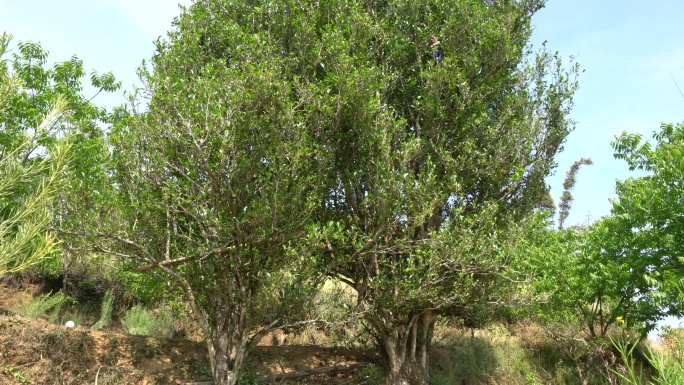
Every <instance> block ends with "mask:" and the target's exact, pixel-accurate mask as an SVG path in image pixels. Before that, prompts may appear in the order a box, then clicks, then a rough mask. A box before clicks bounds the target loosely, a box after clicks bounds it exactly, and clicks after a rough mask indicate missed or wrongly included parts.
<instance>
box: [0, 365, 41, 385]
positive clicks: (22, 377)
mask: <svg viewBox="0 0 684 385" xmlns="http://www.w3.org/2000/svg"><path fill="white" fill-rule="evenodd" d="M0 373H3V374H8V375H10V376H12V379H13V380H14V383H15V384H31V383H34V381H33V379H32V378H31V377H29V376H27V375H26V374H24V373H22V372H20V371H19V370H17V369H14V368H12V367H9V366H8V367H4V368H0Z"/></svg>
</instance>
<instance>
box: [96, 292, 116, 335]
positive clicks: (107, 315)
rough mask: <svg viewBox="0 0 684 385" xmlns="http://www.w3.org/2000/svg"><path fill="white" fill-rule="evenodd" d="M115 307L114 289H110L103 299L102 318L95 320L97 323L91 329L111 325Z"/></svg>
mask: <svg viewBox="0 0 684 385" xmlns="http://www.w3.org/2000/svg"><path fill="white" fill-rule="evenodd" d="M113 308H114V290H113V289H109V290H107V293H105V296H104V299H103V300H102V308H101V310H100V319H99V320H98V321H97V322H95V325H93V326H92V327H91V329H95V330H97V329H102V328H104V327H106V326H107V325H109V323H110V322H111V321H112V309H113Z"/></svg>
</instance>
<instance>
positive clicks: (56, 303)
mask: <svg viewBox="0 0 684 385" xmlns="http://www.w3.org/2000/svg"><path fill="white" fill-rule="evenodd" d="M63 303H64V294H62V293H61V292H59V293H57V294H42V295H39V296H38V297H35V298H33V299H31V300H30V301H28V302H26V303H24V304H22V305H21V306H20V308H19V310H17V314H18V315H21V316H23V317H30V318H39V317H42V316H43V315H44V314H45V313H47V312H48V311H50V310H52V309H55V308H57V309H59V308H60V307H61V306H62V304H63Z"/></svg>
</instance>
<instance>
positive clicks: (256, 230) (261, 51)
mask: <svg viewBox="0 0 684 385" xmlns="http://www.w3.org/2000/svg"><path fill="white" fill-rule="evenodd" d="M224 6H229V5H228V4H223V2H220V1H213V2H197V3H196V4H194V5H193V6H191V7H190V8H189V9H188V10H187V11H186V12H184V13H183V14H182V15H181V16H180V17H179V19H178V20H177V24H176V26H177V29H176V30H174V31H172V32H171V33H170V34H169V36H168V39H167V40H166V41H164V42H159V44H158V46H157V52H156V53H155V55H154V57H153V58H152V60H151V67H150V68H149V69H147V68H142V69H141V73H140V75H141V79H142V80H143V81H144V85H145V88H144V89H143V90H142V92H141V94H140V95H139V97H140V98H141V99H142V100H141V99H134V100H132V104H131V109H130V110H129V111H128V113H124V112H123V111H119V112H120V113H121V115H120V117H121V119H119V120H118V121H117V122H116V124H115V125H114V126H113V128H112V130H111V135H110V140H111V145H112V146H113V160H114V168H113V176H114V181H113V185H114V186H115V187H116V189H117V192H118V194H119V199H120V201H119V202H118V203H117V204H115V205H113V206H111V207H106V206H103V205H106V204H108V202H107V201H103V200H101V201H97V202H93V204H94V209H95V212H96V213H97V212H99V213H101V215H91V216H89V217H87V218H85V219H87V223H88V226H87V230H88V231H86V232H83V233H89V235H92V236H94V237H93V238H91V239H99V242H97V244H98V246H97V249H98V250H99V251H103V252H107V253H110V254H112V255H116V256H119V257H121V258H124V259H126V260H129V261H132V262H134V263H136V264H138V265H139V269H140V271H147V272H150V273H154V274H157V275H159V276H161V277H162V278H163V279H164V280H166V281H168V282H169V283H170V284H173V285H174V287H176V288H179V289H180V290H181V291H182V293H183V294H184V296H185V298H186V299H187V301H188V303H189V306H190V308H191V310H192V314H193V316H194V318H195V319H196V320H197V322H198V324H199V326H200V327H201V329H202V331H203V333H204V337H205V338H206V342H207V347H208V353H209V358H210V361H211V368H212V374H213V379H214V383H215V384H222V385H223V384H234V383H235V382H236V381H238V380H239V378H240V374H241V367H242V363H243V361H244V359H245V357H246V356H247V354H248V352H249V349H250V347H251V346H253V345H255V344H256V343H258V342H259V341H260V339H261V338H263V337H264V335H266V334H267V333H268V332H269V331H271V330H273V329H274V328H277V327H282V326H284V325H289V326H293V325H296V324H301V323H306V322H312V321H311V320H309V321H307V320H303V321H301V320H300V316H301V314H303V313H304V311H305V310H306V309H305V306H306V300H307V299H308V298H309V296H308V295H309V294H310V293H312V292H311V288H312V287H313V286H314V285H315V284H316V278H317V277H321V276H322V273H321V272H320V271H318V270H315V269H313V268H312V267H314V264H313V263H310V259H309V258H308V256H310V253H308V252H307V245H308V243H309V241H310V240H311V239H315V238H318V237H319V235H318V232H319V231H325V228H317V227H315V226H312V223H313V220H312V215H313V212H314V209H315V208H316V207H317V204H318V202H320V200H321V198H320V192H321V190H322V186H324V185H325V184H324V183H322V178H323V176H324V174H323V173H322V171H321V170H322V169H323V167H324V166H325V159H324V156H323V155H322V154H323V153H324V152H325V150H324V149H322V148H321V146H320V145H319V144H318V143H316V142H315V141H314V140H313V138H314V128H313V126H312V125H311V116H310V114H308V112H307V111H308V109H309V106H308V103H309V102H310V100H312V99H313V98H314V95H313V92H312V91H308V90H306V85H305V84H303V83H302V84H298V83H292V82H290V81H289V80H288V79H293V78H294V77H295V76H296V75H294V74H292V73H291V72H288V71H291V70H290V69H288V68H284V67H282V65H281V59H282V57H281V55H280V52H279V50H278V47H277V46H271V45H269V44H267V41H268V36H267V35H266V34H265V33H262V34H253V33H252V31H250V30H248V29H246V28H243V26H242V25H241V24H240V23H238V21H237V18H241V17H242V16H241V15H243V16H245V17H246V15H247V13H242V12H235V13H231V15H232V16H231V17H235V18H236V20H232V19H231V18H226V19H223V20H216V19H215V14H216V13H223V12H225V11H224V10H222V7H224ZM228 47H230V50H229V48H228ZM220 48H222V49H223V50H224V51H219V49H220ZM212 49H213V50H216V53H213V52H212ZM228 55H230V56H228ZM145 98H146V99H145ZM139 101H142V102H145V103H147V105H146V106H145V111H141V110H138V106H137V104H136V103H137V102H139ZM305 241H306V242H305Z"/></svg>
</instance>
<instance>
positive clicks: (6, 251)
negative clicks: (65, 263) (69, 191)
mask: <svg viewBox="0 0 684 385" xmlns="http://www.w3.org/2000/svg"><path fill="white" fill-rule="evenodd" d="M10 40H11V37H10V36H9V35H7V34H2V35H0V129H1V130H2V131H1V132H0V275H3V274H5V273H9V272H16V271H19V270H22V269H25V268H27V267H29V266H31V265H35V264H37V263H39V262H41V261H42V260H43V259H44V258H46V257H47V256H48V255H50V254H51V253H53V252H54V251H56V246H57V242H56V240H55V237H54V235H52V234H51V233H50V232H48V230H47V227H48V225H49V223H50V222H51V221H52V213H51V211H50V203H51V201H52V199H53V198H54V194H55V192H56V190H57V188H58V180H59V175H60V173H61V171H62V170H63V168H64V167H65V164H66V162H67V160H68V149H69V145H68V144H67V143H60V144H58V145H56V146H52V147H51V148H50V149H45V148H44V147H41V146H40V143H43V142H44V140H45V139H46V137H47V135H48V134H49V132H50V131H51V129H52V127H53V126H54V125H55V124H56V123H57V122H58V121H59V119H61V118H62V117H63V114H64V112H65V103H64V100H62V99H58V100H54V101H53V102H54V103H53V104H51V105H50V106H49V107H48V108H49V109H48V111H47V113H46V114H45V115H43V116H42V117H41V118H40V119H41V120H40V121H37V122H38V123H37V125H36V126H34V127H33V129H32V130H31V131H29V132H21V135H17V133H16V132H13V128H14V127H13V126H12V125H11V124H8V120H9V119H11V118H13V117H14V116H15V115H16V114H17V113H18V111H17V110H16V109H14V108H13V107H14V105H13V102H14V101H15V100H16V98H17V97H18V95H19V94H21V92H22V90H23V89H24V87H26V85H25V84H24V83H22V80H21V78H20V77H19V76H17V73H16V72H14V71H12V70H11V69H10V68H9V66H8V62H7V59H4V58H3V56H4V54H5V52H6V50H7V47H8V45H9V43H10ZM37 149H40V150H41V152H40V153H37V152H36V150H37Z"/></svg>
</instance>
